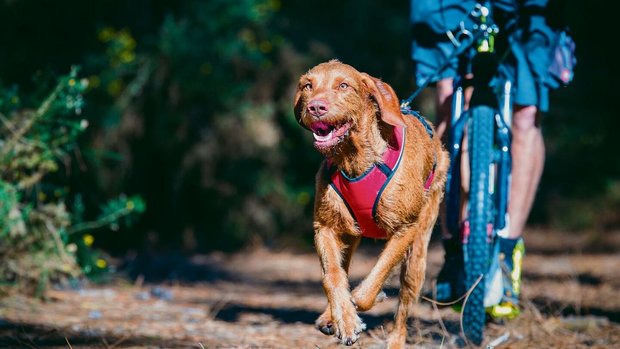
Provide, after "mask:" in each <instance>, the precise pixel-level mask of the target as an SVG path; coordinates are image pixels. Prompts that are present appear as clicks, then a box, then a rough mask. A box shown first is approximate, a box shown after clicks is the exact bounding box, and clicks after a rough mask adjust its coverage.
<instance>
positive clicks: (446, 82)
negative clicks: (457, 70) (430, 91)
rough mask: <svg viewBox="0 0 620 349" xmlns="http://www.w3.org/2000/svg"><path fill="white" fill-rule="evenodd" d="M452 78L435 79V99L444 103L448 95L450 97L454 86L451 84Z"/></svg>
mask: <svg viewBox="0 0 620 349" xmlns="http://www.w3.org/2000/svg"><path fill="white" fill-rule="evenodd" d="M452 83H453V81H452V79H451V78H446V79H441V80H439V81H437V100H438V101H439V103H444V102H445V101H446V100H448V99H449V98H450V97H452V92H453V91H454V87H453V86H452Z"/></svg>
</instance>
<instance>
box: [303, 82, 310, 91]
mask: <svg viewBox="0 0 620 349" xmlns="http://www.w3.org/2000/svg"><path fill="white" fill-rule="evenodd" d="M303 89H304V90H306V91H310V90H312V84H311V83H307V84H305V85H304V87H303Z"/></svg>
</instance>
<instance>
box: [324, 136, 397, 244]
mask: <svg viewBox="0 0 620 349" xmlns="http://www.w3.org/2000/svg"><path fill="white" fill-rule="evenodd" d="M405 131H406V129H405V128H402V127H397V128H395V129H394V136H395V137H394V139H395V142H394V144H393V145H392V146H390V147H389V148H388V150H387V151H386V153H385V154H384V156H383V161H382V162H381V163H377V164H375V165H373V166H372V167H371V168H369V169H368V170H367V171H366V172H365V173H364V174H362V175H361V176H359V177H356V178H350V177H348V176H347V175H346V174H345V173H343V172H342V171H339V170H337V169H335V168H334V167H335V166H333V165H332V164H330V163H329V161H328V163H327V166H326V169H327V171H328V173H329V176H330V179H331V183H330V186H331V187H332V188H333V189H334V190H335V191H336V193H338V195H339V196H340V197H341V198H342V200H343V201H344V203H345V205H346V206H347V208H348V209H349V212H350V213H351V215H352V216H353V217H354V218H355V220H356V222H357V225H358V227H359V229H360V230H361V232H362V235H363V236H364V237H369V238H375V239H383V238H386V237H387V234H386V232H385V230H384V229H382V228H381V227H380V226H379V225H378V224H377V219H376V218H377V217H376V216H377V207H378V205H379V200H380V199H381V194H382V193H383V191H384V190H385V188H386V187H387V185H388V184H389V183H390V180H391V179H392V178H393V176H394V174H395V173H396V171H397V170H398V166H399V165H400V161H401V160H402V157H403V151H404V144H405V137H406V132H405Z"/></svg>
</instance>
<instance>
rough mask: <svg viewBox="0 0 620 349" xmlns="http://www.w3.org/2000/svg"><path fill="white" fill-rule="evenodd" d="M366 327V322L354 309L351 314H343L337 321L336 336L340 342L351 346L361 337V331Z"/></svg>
mask: <svg viewBox="0 0 620 349" xmlns="http://www.w3.org/2000/svg"><path fill="white" fill-rule="evenodd" d="M365 329H366V324H365V323H364V322H363V321H362V319H361V318H360V317H359V316H358V315H357V312H355V311H353V312H351V313H349V314H343V317H342V319H341V320H340V321H335V330H336V333H335V334H336V337H338V339H339V340H340V343H342V344H344V345H347V346H351V345H353V344H354V343H355V342H357V340H358V339H359V338H360V333H362V332H363V331H364V330H365Z"/></svg>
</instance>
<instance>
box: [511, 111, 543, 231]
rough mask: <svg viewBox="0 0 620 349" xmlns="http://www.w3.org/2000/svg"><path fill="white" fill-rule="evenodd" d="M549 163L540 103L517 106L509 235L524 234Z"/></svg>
mask: <svg viewBox="0 0 620 349" xmlns="http://www.w3.org/2000/svg"><path fill="white" fill-rule="evenodd" d="M544 162H545V145H544V142H543V136H542V131H541V129H540V122H539V120H538V109H537V108H536V106H532V105H530V106H515V108H514V114H513V119H512V183H511V188H510V200H509V203H508V214H509V216H510V231H509V234H508V237H509V238H512V239H517V238H519V237H521V235H522V234H523V229H524V227H525V223H526V222H527V218H528V215H529V213H530V210H531V209H532V204H533V203H534V197H535V195H536V190H537V188H538V184H539V182H540V177H541V175H542V171H543V166H544Z"/></svg>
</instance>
